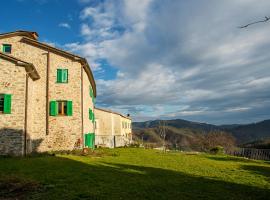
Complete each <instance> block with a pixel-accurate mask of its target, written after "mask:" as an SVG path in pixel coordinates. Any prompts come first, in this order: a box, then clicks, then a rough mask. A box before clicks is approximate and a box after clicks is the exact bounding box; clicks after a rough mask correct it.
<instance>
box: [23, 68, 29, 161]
mask: <svg viewBox="0 0 270 200" xmlns="http://www.w3.org/2000/svg"><path fill="white" fill-rule="evenodd" d="M28 81H29V75H28V74H27V73H26V77H25V109H24V118H25V119H24V148H23V155H24V156H26V153H27V152H26V149H27V148H26V145H27V143H26V140H27V115H28Z"/></svg>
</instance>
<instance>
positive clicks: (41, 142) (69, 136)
mask: <svg viewBox="0 0 270 200" xmlns="http://www.w3.org/2000/svg"><path fill="white" fill-rule="evenodd" d="M29 35H30V36H29ZM2 44H10V45H12V51H11V54H10V55H11V56H13V57H15V58H18V59H21V60H23V61H25V62H28V63H31V64H32V65H33V66H34V67H35V68H36V70H37V72H38V74H39V76H40V78H39V79H38V80H35V81H33V80H32V79H29V80H28V83H27V85H28V86H26V72H25V69H23V67H18V66H16V65H15V64H13V63H11V62H9V61H5V60H3V59H0V67H1V68H0V70H1V73H0V84H1V85H0V94H6V93H8V94H12V112H11V114H9V115H8V114H0V129H1V130H2V131H1V132H0V154H9V153H10V154H16V155H22V154H24V153H31V152H33V151H38V152H44V151H57V150H72V149H74V148H82V147H83V146H84V134H86V133H94V125H93V121H91V120H89V117H88V114H89V112H88V110H89V108H90V109H92V110H94V103H93V102H94V101H93V98H94V97H95V96H96V92H95V91H96V86H95V82H94V79H93V77H92V76H91V75H92V74H91V70H90V69H89V68H88V69H87V67H88V63H87V62H86V61H85V59H83V58H80V57H79V56H76V55H73V54H70V53H68V52H64V51H61V50H59V49H56V48H54V47H50V46H49V45H46V44H42V43H39V42H38V41H36V40H34V39H33V38H31V33H30V32H18V33H16V32H14V33H13V34H2V35H0V45H1V46H2ZM57 69H67V70H68V82H67V83H57ZM89 74H90V75H89ZM4 82H8V83H10V85H9V86H8V87H4V85H3V83H4ZM26 88H27V95H26V92H25V91H26ZM91 88H92V90H93V96H92V97H90V92H89V90H90V89H91ZM47 93H48V97H47ZM59 100H64V101H72V115H71V116H65V115H64V116H62V115H61V116H60V115H58V116H50V115H49V114H48V113H49V110H50V107H49V106H48V107H47V105H49V104H50V102H51V101H59ZM26 102H27V105H26ZM47 108H48V110H47ZM25 113H26V115H25ZM26 119H27V120H26ZM14 132H16V133H18V134H17V135H16V134H14ZM15 135H16V137H15ZM24 144H25V145H26V146H24Z"/></svg>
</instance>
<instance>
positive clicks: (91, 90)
mask: <svg viewBox="0 0 270 200" xmlns="http://www.w3.org/2000/svg"><path fill="white" fill-rule="evenodd" d="M89 95H90V97H93V96H94V95H93V89H92V87H91V86H89Z"/></svg>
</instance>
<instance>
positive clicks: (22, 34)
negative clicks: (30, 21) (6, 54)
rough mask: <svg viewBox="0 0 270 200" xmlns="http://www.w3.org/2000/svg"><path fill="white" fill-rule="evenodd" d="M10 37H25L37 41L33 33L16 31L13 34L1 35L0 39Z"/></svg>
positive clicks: (35, 34) (36, 35)
mask: <svg viewBox="0 0 270 200" xmlns="http://www.w3.org/2000/svg"><path fill="white" fill-rule="evenodd" d="M10 36H25V37H28V38H31V39H34V40H37V39H38V33H37V32H33V31H23V30H17V31H13V32H8V33H1V34H0V38H5V37H10Z"/></svg>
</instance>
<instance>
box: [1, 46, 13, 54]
mask: <svg viewBox="0 0 270 200" xmlns="http://www.w3.org/2000/svg"><path fill="white" fill-rule="evenodd" d="M3 52H4V53H11V44H3Z"/></svg>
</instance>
